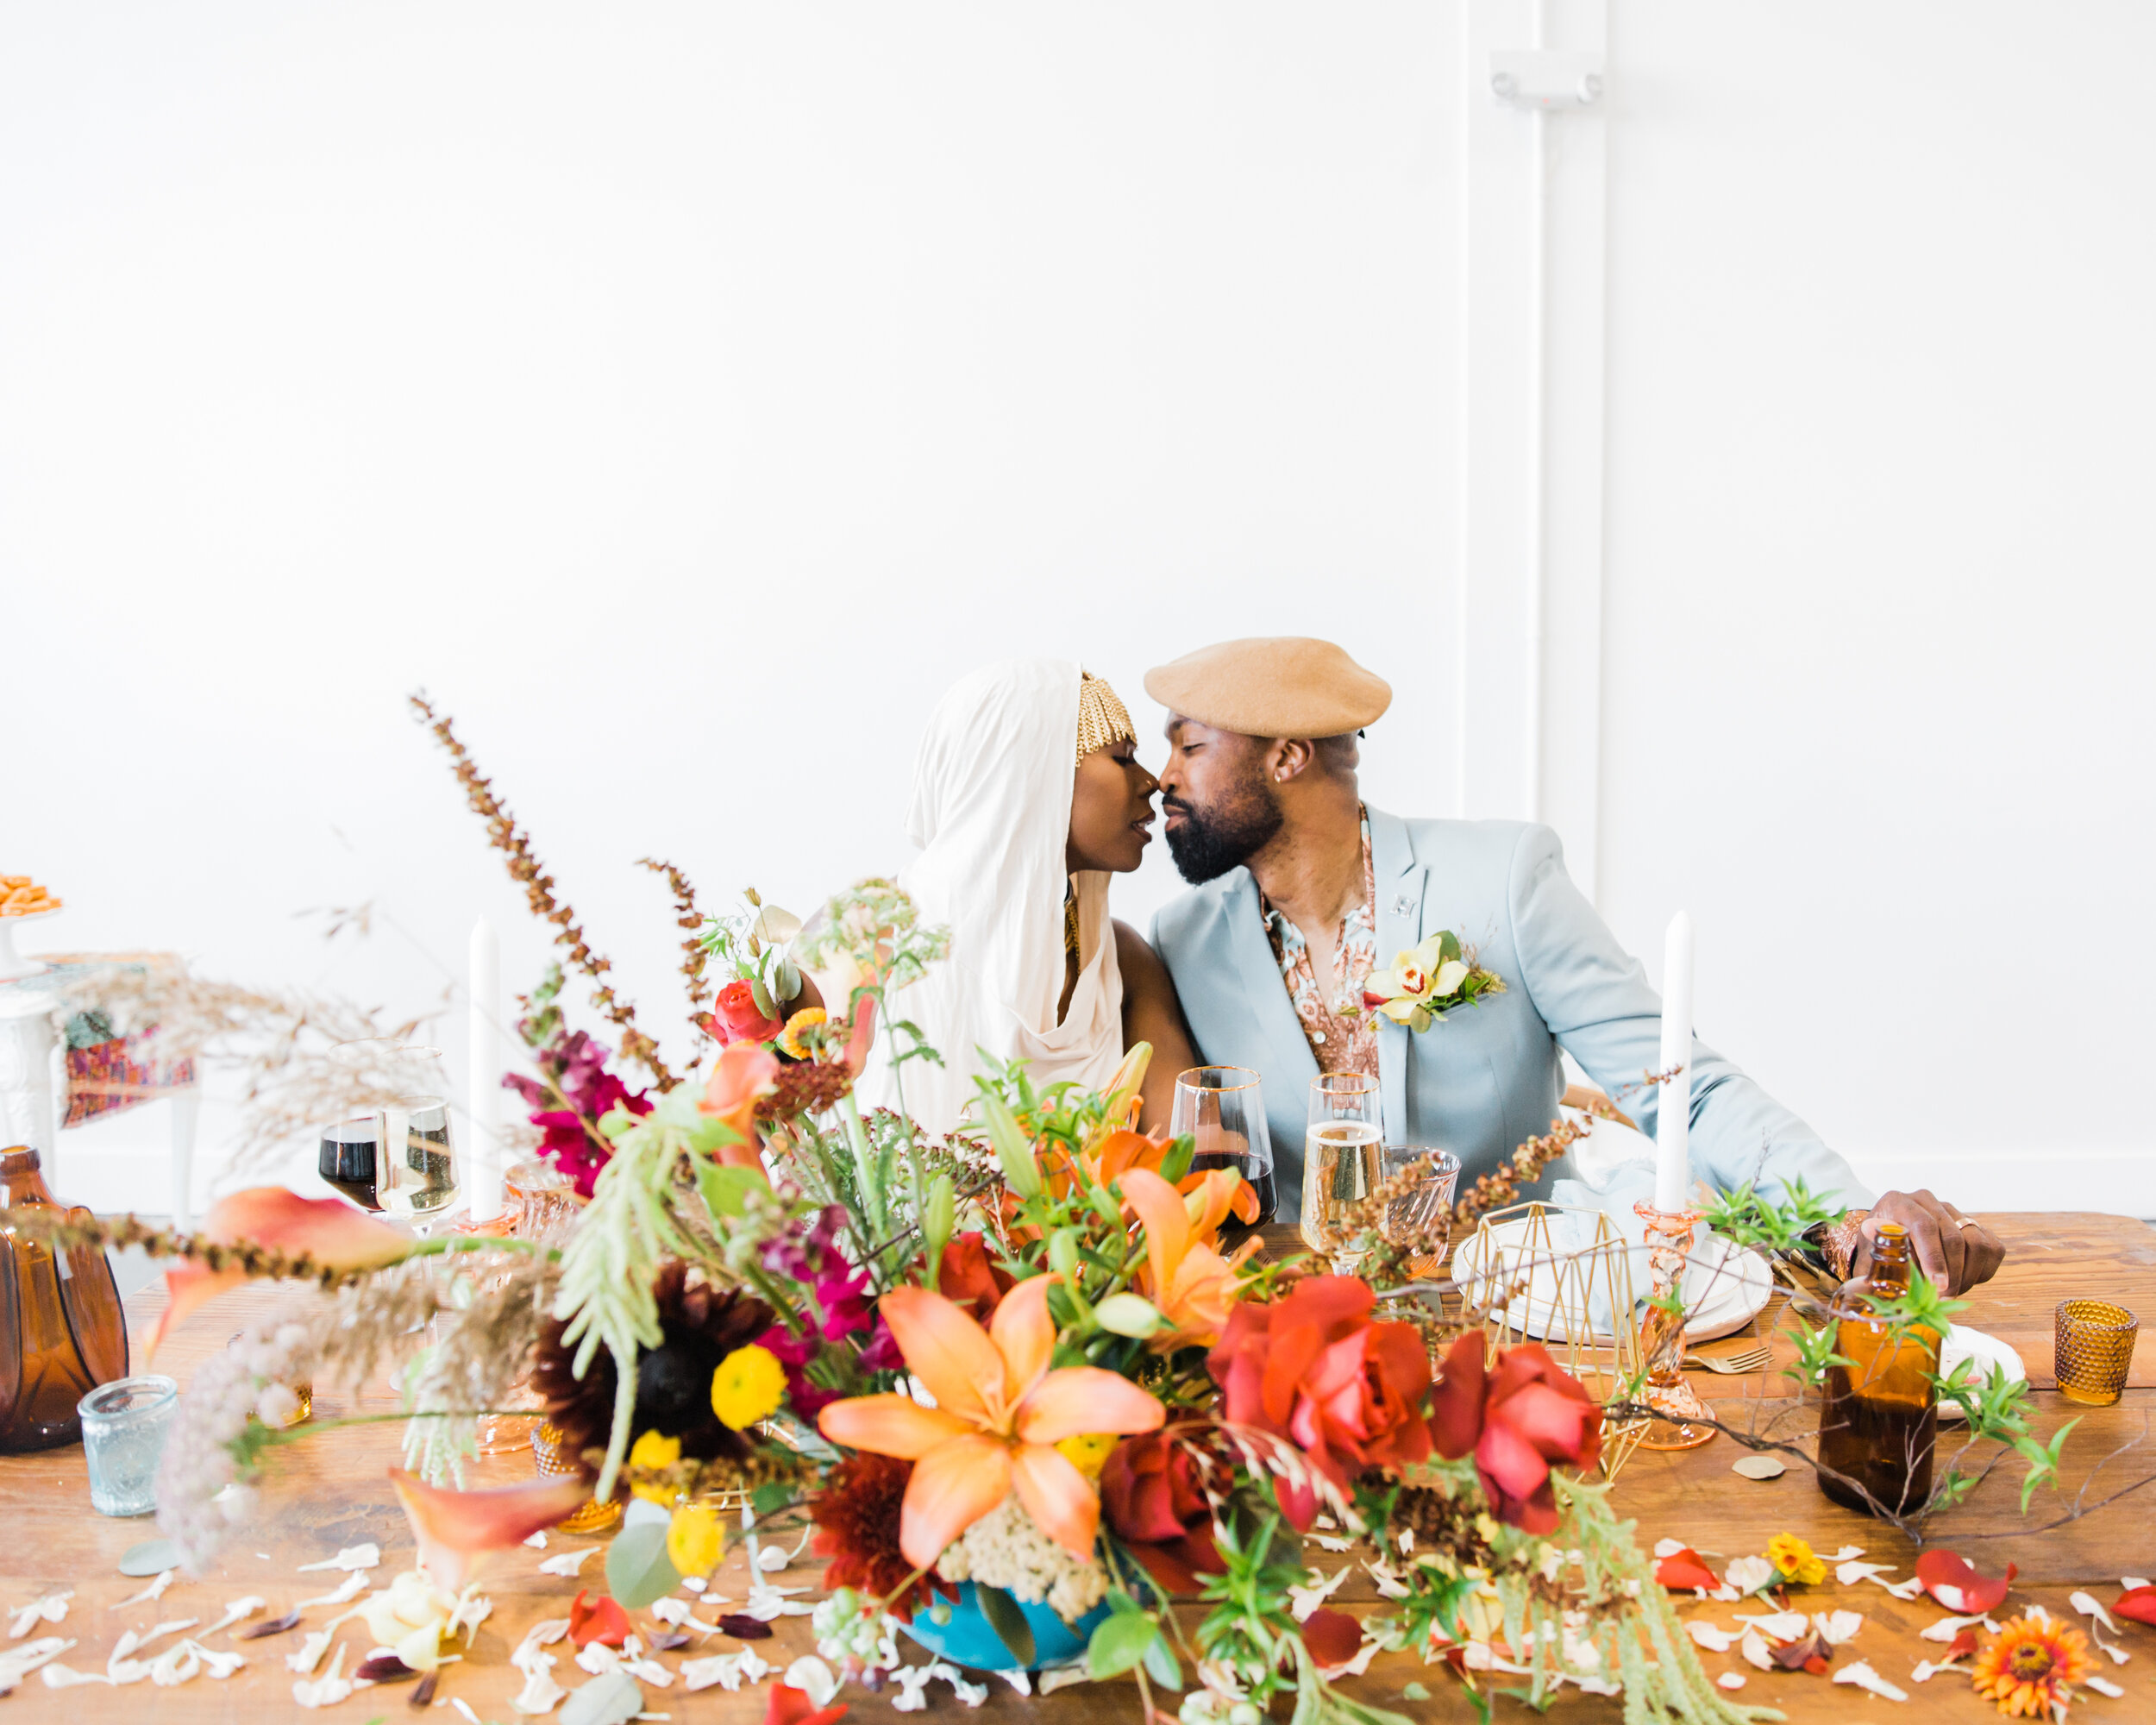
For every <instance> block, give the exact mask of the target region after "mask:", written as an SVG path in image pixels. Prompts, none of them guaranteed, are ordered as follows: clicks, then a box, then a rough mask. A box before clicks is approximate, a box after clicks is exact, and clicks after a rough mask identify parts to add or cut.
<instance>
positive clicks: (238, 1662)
mask: <svg viewBox="0 0 2156 1725" xmlns="http://www.w3.org/2000/svg"><path fill="white" fill-rule="evenodd" d="M187 1645H188V1646H189V1647H192V1648H193V1649H194V1650H195V1652H196V1653H198V1654H200V1655H201V1657H202V1668H203V1669H204V1671H206V1672H209V1673H210V1676H211V1677H213V1678H216V1679H217V1681H218V1682H220V1683H222V1682H223V1681H224V1680H225V1678H229V1677H230V1676H231V1675H232V1673H233V1672H236V1671H238V1670H239V1669H240V1667H241V1666H242V1665H245V1664H246V1663H247V1659H246V1656H245V1655H244V1654H241V1653H233V1652H231V1651H230V1650H229V1649H227V1650H225V1651H223V1652H222V1653H221V1652H219V1651H218V1650H216V1648H214V1647H204V1646H203V1644H202V1643H201V1642H200V1641H190V1642H189V1643H188V1644H187Z"/></svg>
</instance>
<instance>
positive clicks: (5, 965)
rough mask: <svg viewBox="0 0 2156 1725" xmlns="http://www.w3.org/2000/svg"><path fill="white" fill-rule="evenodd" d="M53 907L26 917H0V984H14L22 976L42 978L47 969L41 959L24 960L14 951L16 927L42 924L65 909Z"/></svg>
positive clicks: (63, 907) (60, 906) (57, 906)
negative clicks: (21, 924) (17, 925)
mask: <svg viewBox="0 0 2156 1725" xmlns="http://www.w3.org/2000/svg"><path fill="white" fill-rule="evenodd" d="M64 909H66V906H64V905H54V906H53V908H52V909H50V910H49V911H32V912H30V913H28V915H26V916H0V982H16V981H18V980H19V979H21V978H22V977H24V976H42V975H44V974H45V972H46V969H47V965H46V963H45V961H44V960H43V959H41V958H25V957H22V955H21V954H20V953H18V952H16V950H15V930H16V924H18V923H25V922H42V921H44V920H45V919H46V918H47V917H56V916H58V915H59V914H60V912H61V911H62V910H64Z"/></svg>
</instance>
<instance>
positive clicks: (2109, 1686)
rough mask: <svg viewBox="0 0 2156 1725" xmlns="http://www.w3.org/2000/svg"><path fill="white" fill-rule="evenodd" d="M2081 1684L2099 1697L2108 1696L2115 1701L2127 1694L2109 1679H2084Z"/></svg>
mask: <svg viewBox="0 0 2156 1725" xmlns="http://www.w3.org/2000/svg"><path fill="white" fill-rule="evenodd" d="M2081 1682H2082V1685H2083V1687H2084V1688H2087V1689H2093V1690H2094V1691H2096V1693H2097V1694H2098V1695H2108V1696H2109V1697H2111V1699H2112V1700H2114V1701H2116V1700H2117V1699H2118V1698H2119V1697H2121V1696H2122V1695H2124V1694H2125V1693H2126V1691H2124V1690H2122V1689H2121V1688H2120V1687H2119V1686H2118V1684H2115V1683H2113V1682H2112V1681H2111V1679H2110V1678H2108V1677H2084V1678H2082V1679H2081Z"/></svg>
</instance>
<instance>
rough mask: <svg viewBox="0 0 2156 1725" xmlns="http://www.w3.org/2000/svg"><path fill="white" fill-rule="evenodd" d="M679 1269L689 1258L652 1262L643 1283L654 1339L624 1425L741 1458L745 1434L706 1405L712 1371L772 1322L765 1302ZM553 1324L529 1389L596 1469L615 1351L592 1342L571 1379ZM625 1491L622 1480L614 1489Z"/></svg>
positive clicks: (683, 1446) (606, 1428) (690, 1453)
mask: <svg viewBox="0 0 2156 1725" xmlns="http://www.w3.org/2000/svg"><path fill="white" fill-rule="evenodd" d="M688 1277H689V1268H688V1265H686V1264H684V1263H682V1262H681V1261H680V1259H678V1258H676V1259H673V1260H671V1261H669V1262H668V1263H667V1264H664V1265H663V1266H661V1269H660V1271H659V1274H658V1277H657V1279H656V1280H655V1281H654V1282H653V1283H652V1286H651V1293H652V1297H653V1299H654V1300H655V1301H656V1302H657V1303H658V1308H659V1328H660V1333H661V1337H662V1339H661V1342H660V1345H659V1346H657V1347H656V1348H655V1349H653V1350H652V1351H651V1352H649V1353H646V1354H643V1355H641V1356H640V1357H639V1358H638V1359H637V1361H636V1417H635V1424H634V1425H633V1427H631V1431H632V1433H633V1435H634V1436H635V1438H636V1440H639V1441H642V1440H643V1439H644V1438H645V1437H647V1436H648V1435H650V1434H653V1433H655V1434H656V1435H657V1437H658V1438H659V1439H660V1440H672V1441H673V1442H675V1443H678V1444H679V1445H680V1448H679V1450H678V1451H676V1452H674V1453H675V1455H676V1456H677V1457H678V1458H686V1459H689V1460H694V1461H716V1460H718V1459H719V1458H722V1457H723V1458H725V1459H727V1460H730V1461H740V1460H743V1459H744V1458H746V1457H747V1455H748V1453H749V1440H747V1439H746V1438H744V1437H743V1436H742V1434H741V1433H739V1432H736V1431H733V1430H731V1429H730V1428H729V1427H727V1426H726V1425H725V1424H724V1421H721V1420H720V1419H719V1417H718V1414H717V1412H716V1411H715V1410H714V1409H713V1408H712V1407H711V1377H712V1374H713V1373H714V1372H716V1371H718V1368H719V1365H720V1364H721V1362H723V1361H724V1359H725V1358H727V1356H728V1355H730V1354H732V1353H734V1352H736V1351H737V1350H738V1349H740V1348H742V1347H744V1346H747V1345H748V1344H749V1343H750V1342H752V1341H754V1340H755V1339H756V1338H757V1337H758V1336H760V1335H761V1334H762V1333H764V1332H765V1331H767V1330H768V1329H769V1328H770V1327H771V1324H772V1315H771V1308H769V1307H768V1306H766V1305H765V1304H764V1303H763V1302H761V1301H760V1300H752V1299H750V1298H749V1297H748V1296H747V1295H743V1294H742V1293H741V1292H739V1291H738V1290H737V1289H726V1290H725V1291H724V1292H721V1291H720V1290H718V1289H714V1288H711V1287H709V1286H707V1285H706V1284H705V1283H702V1282H700V1281H699V1282H698V1283H695V1284H694V1285H693V1286H692V1285H691V1283H690V1282H689V1279H688ZM562 1328H563V1326H562V1324H561V1320H558V1319H549V1320H548V1321H547V1323H546V1324H545V1326H544V1327H542V1329H541V1331H540V1335H539V1350H538V1354H537V1357H536V1359H535V1361H534V1363H533V1365H532V1370H531V1383H532V1388H533V1389H536V1390H537V1391H538V1392H539V1394H540V1395H541V1396H544V1397H545V1398H546V1403H547V1418H548V1421H551V1422H552V1424H553V1425H554V1426H555V1427H556V1428H557V1429H558V1430H559V1431H560V1432H561V1447H562V1449H563V1450H564V1451H565V1452H567V1453H568V1454H570V1455H573V1456H577V1457H580V1458H582V1459H583V1461H584V1464H585V1466H586V1469H587V1470H589V1471H592V1472H593V1473H596V1472H597V1471H598V1470H597V1469H596V1468H594V1467H592V1454H591V1452H592V1451H594V1450H599V1451H604V1450H605V1447H606V1440H607V1435H608V1433H609V1432H610V1431H611V1429H612V1427H613V1421H614V1385H615V1375H614V1357H613V1355H611V1353H609V1352H607V1351H606V1350H605V1348H601V1349H600V1350H599V1352H597V1353H596V1354H594V1355H592V1363H591V1364H590V1366H589V1367H588V1368H587V1369H586V1371H585V1373H584V1376H583V1377H581V1378H579V1377H577V1376H576V1375H575V1371H574V1364H575V1358H576V1350H575V1349H574V1348H572V1347H564V1346H562V1343H561V1332H562ZM652 1452H654V1453H655V1450H654V1451H652ZM627 1490H628V1487H627V1485H626V1484H624V1485H623V1487H622V1488H621V1493H622V1495H624V1496H625V1495H626V1493H627Z"/></svg>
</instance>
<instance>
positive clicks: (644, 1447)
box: [629, 1432, 681, 1509]
mask: <svg viewBox="0 0 2156 1725" xmlns="http://www.w3.org/2000/svg"><path fill="white" fill-rule="evenodd" d="M680 1459H681V1440H680V1439H679V1438H669V1437H666V1436H664V1435H662V1434H661V1433H658V1432H646V1433H644V1434H643V1435H642V1437H641V1438H638V1439H637V1440H636V1442H635V1443H633V1444H631V1445H630V1446H629V1465H630V1467H631V1468H632V1469H634V1470H636V1471H638V1472H642V1473H660V1472H663V1471H665V1470H666V1469H667V1468H670V1467H672V1466H673V1465H674V1463H676V1462H678V1461H680ZM629 1489H630V1490H631V1491H633V1492H635V1493H636V1496H639V1497H642V1498H645V1499H647V1500H649V1502H653V1503H656V1504H658V1505H659V1506H660V1507H661V1508H662V1509H663V1508H664V1507H665V1506H666V1505H667V1504H669V1503H671V1502H674V1488H673V1487H672V1486H671V1485H658V1484H641V1485H639V1484H631V1485H630V1488H629Z"/></svg>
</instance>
